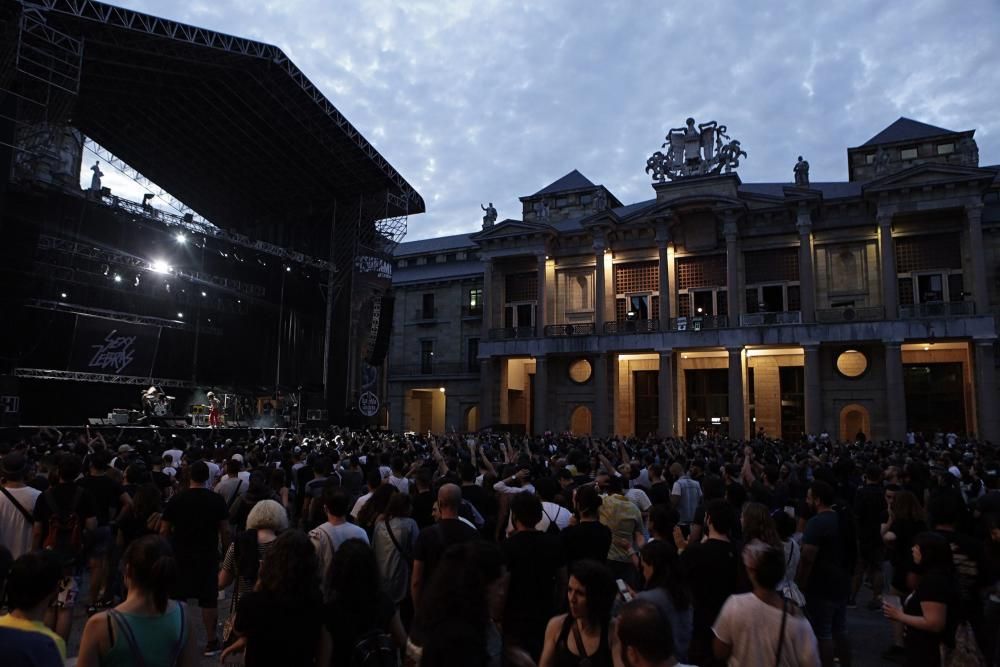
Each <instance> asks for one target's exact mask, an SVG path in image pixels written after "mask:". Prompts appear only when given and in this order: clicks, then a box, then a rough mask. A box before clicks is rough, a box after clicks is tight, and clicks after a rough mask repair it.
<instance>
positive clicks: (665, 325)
mask: <svg viewBox="0 0 1000 667" xmlns="http://www.w3.org/2000/svg"><path fill="white" fill-rule="evenodd" d="M669 246H670V236H669V234H668V233H667V229H666V225H664V226H663V227H661V228H659V229H657V230H656V248H657V259H658V260H659V261H658V269H659V276H660V284H659V290H660V312H658V313H657V314H656V316H657V317H658V318H659V320H660V331H670V300H671V299H670V267H669V264H668V262H667V248H668V247H669ZM661 423H662V422H661Z"/></svg>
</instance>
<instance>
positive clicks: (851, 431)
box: [840, 403, 872, 442]
mask: <svg viewBox="0 0 1000 667" xmlns="http://www.w3.org/2000/svg"><path fill="white" fill-rule="evenodd" d="M859 431H860V432H861V433H864V434H865V437H867V438H871V437H872V433H871V419H870V417H869V416H868V408H866V407H864V406H863V405H858V404H857V403H851V404H850V405H845V406H844V407H843V409H842V410H841V411H840V440H841V442H853V441H854V437H855V436H856V435H857V434H858V432H859Z"/></svg>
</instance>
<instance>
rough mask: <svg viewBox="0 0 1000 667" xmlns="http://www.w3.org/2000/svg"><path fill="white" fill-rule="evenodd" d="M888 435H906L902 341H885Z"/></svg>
mask: <svg viewBox="0 0 1000 667" xmlns="http://www.w3.org/2000/svg"><path fill="white" fill-rule="evenodd" d="M885 398H886V429H887V431H888V433H886V435H887V436H888V437H889V438H890V439H891V440H902V439H903V437H904V436H905V435H906V394H905V392H904V389H903V350H902V343H901V342H900V341H886V343H885Z"/></svg>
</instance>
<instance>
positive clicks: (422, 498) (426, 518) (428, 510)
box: [410, 491, 437, 528]
mask: <svg viewBox="0 0 1000 667" xmlns="http://www.w3.org/2000/svg"><path fill="white" fill-rule="evenodd" d="M435 500H437V497H436V496H435V495H434V494H433V493H432V492H430V491H421V492H420V493H417V494H416V495H414V496H413V511H412V513H411V514H410V516H412V517H413V520H414V521H416V522H417V526H419V527H420V528H427V527H429V526H432V525H434V515H433V511H434V501H435Z"/></svg>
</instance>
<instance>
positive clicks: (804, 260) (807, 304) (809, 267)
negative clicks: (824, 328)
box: [796, 204, 816, 323]
mask: <svg viewBox="0 0 1000 667" xmlns="http://www.w3.org/2000/svg"><path fill="white" fill-rule="evenodd" d="M796 226H797V227H798V229H799V294H800V295H801V307H800V310H801V311H802V321H803V322H806V323H808V322H814V321H815V320H816V287H815V282H816V281H815V278H814V275H815V274H814V272H813V251H812V218H811V217H810V215H809V207H808V206H806V205H805V204H799V214H798V219H797V221H796Z"/></svg>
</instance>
